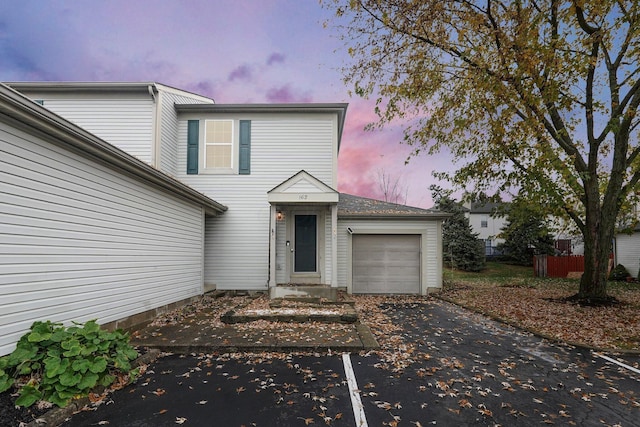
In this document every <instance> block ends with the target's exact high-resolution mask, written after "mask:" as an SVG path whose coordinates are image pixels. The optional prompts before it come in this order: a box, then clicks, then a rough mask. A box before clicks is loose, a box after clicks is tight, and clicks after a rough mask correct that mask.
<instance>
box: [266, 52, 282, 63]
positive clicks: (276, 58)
mask: <svg viewBox="0 0 640 427" xmlns="http://www.w3.org/2000/svg"><path fill="white" fill-rule="evenodd" d="M283 62H284V55H283V54H281V53H279V52H275V53H272V54H271V55H270V56H269V58H267V65H273V64H281V63H283Z"/></svg>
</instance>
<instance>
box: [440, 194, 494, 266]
mask: <svg viewBox="0 0 640 427" xmlns="http://www.w3.org/2000/svg"><path fill="white" fill-rule="evenodd" d="M430 190H431V192H432V197H433V200H434V202H435V207H436V208H437V209H439V210H441V211H442V212H448V213H451V214H452V215H451V217H449V218H447V219H446V220H445V221H444V222H443V223H442V246H443V248H442V251H443V254H442V255H443V258H444V262H445V265H447V266H449V267H452V268H457V269H460V270H463V271H481V270H483V269H484V267H485V257H484V245H483V244H482V241H481V240H480V239H478V234H477V233H474V232H473V230H472V229H471V225H470V224H469V218H467V217H466V216H465V214H464V213H465V210H464V208H463V207H462V206H461V205H460V203H458V202H456V201H455V200H454V199H452V198H451V192H450V191H446V190H443V189H442V188H440V187H438V186H434V185H432V186H431V187H430Z"/></svg>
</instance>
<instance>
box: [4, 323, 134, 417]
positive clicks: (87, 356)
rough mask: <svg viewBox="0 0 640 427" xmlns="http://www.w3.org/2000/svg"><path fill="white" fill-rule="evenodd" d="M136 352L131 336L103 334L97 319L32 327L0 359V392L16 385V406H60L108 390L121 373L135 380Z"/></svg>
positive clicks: (34, 325) (121, 332) (116, 332)
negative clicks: (97, 389) (93, 391)
mask: <svg viewBox="0 0 640 427" xmlns="http://www.w3.org/2000/svg"><path fill="white" fill-rule="evenodd" d="M137 357H138V352H137V351H136V350H135V349H134V348H133V347H132V346H131V345H130V344H129V334H128V333H125V332H123V331H121V330H115V331H107V330H104V329H102V328H100V325H98V324H97V323H96V321H95V320H90V321H88V322H86V323H85V324H84V325H83V324H79V323H74V325H73V326H70V327H65V326H63V325H62V324H61V323H53V322H50V321H47V322H35V323H34V324H33V325H32V326H31V330H30V331H29V332H27V333H26V334H25V335H23V336H22V337H21V338H20V340H19V341H18V344H17V346H16V349H15V350H14V351H13V353H11V354H9V355H7V356H3V357H1V358H0V393H1V392H3V391H6V390H8V389H9V388H11V387H12V386H13V385H14V384H15V386H16V388H18V389H19V397H18V398H17V400H16V402H15V403H16V405H18V406H31V405H33V404H34V403H35V402H37V401H39V400H46V401H49V402H51V403H54V404H56V405H58V406H60V407H64V406H66V405H67V404H68V403H69V401H70V400H71V399H72V398H74V397H77V396H85V395H87V394H88V393H89V392H90V391H91V389H93V388H94V387H96V386H98V385H102V386H105V387H106V386H109V385H110V384H111V383H113V381H114V380H115V379H116V376H115V375H117V374H118V373H119V372H120V373H124V374H129V375H131V376H135V374H136V373H137V371H136V370H132V369H131V361H132V360H134V359H135V358H137Z"/></svg>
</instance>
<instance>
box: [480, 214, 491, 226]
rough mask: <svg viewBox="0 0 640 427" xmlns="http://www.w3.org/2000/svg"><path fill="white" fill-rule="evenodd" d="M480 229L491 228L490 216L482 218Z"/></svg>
mask: <svg viewBox="0 0 640 427" xmlns="http://www.w3.org/2000/svg"><path fill="white" fill-rule="evenodd" d="M480 227H482V228H487V227H489V215H482V217H481V218H480Z"/></svg>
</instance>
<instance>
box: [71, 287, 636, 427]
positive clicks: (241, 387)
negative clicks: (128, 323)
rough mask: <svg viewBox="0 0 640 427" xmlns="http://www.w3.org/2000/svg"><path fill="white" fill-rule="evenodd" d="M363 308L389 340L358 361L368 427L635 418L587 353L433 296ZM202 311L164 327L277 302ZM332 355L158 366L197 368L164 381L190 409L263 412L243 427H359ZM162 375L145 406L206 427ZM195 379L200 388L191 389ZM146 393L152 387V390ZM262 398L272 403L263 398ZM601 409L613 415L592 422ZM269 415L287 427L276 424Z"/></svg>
mask: <svg viewBox="0 0 640 427" xmlns="http://www.w3.org/2000/svg"><path fill="white" fill-rule="evenodd" d="M355 300H356V304H355V306H356V310H357V311H358V312H359V313H360V314H361V316H360V318H361V320H362V321H363V322H366V324H367V325H368V326H369V327H370V329H371V331H372V332H373V333H374V335H375V336H376V338H377V340H378V342H379V344H380V349H379V350H374V351H368V352H361V353H360V354H359V355H353V356H352V357H353V359H354V362H355V363H354V369H355V371H356V375H357V377H358V381H359V384H360V390H359V393H360V395H361V397H362V399H363V403H364V404H365V405H366V412H367V416H370V417H371V419H372V420H374V422H370V425H388V426H394V425H395V426H397V425H416V426H418V425H432V424H434V423H437V424H439V425H454V424H455V425H465V424H474V425H516V424H517V425H539V424H557V425H610V426H615V425H632V424H630V423H629V421H630V420H637V417H636V415H637V413H638V412H639V409H640V404H639V403H638V402H639V401H640V396H639V394H640V392H639V390H640V387H639V386H638V384H640V383H639V382H638V380H637V378H634V377H631V376H629V375H628V373H627V372H622V371H620V370H619V368H618V367H617V366H615V365H612V364H609V363H604V362H602V361H597V360H595V359H594V358H593V357H591V355H590V353H589V352H588V351H586V350H580V351H579V350H576V349H575V348H573V347H571V346H563V345H555V344H552V343H550V342H546V341H544V340H540V339H538V338H535V337H533V336H532V335H531V334H529V333H526V332H523V331H518V330H516V329H513V328H512V327H510V326H507V325H502V324H499V323H495V322H493V321H491V320H490V319H488V318H486V317H484V316H482V315H479V314H474V313H470V312H468V311H465V310H463V309H460V308H458V307H456V306H453V305H450V304H448V303H445V302H442V301H439V300H436V299H432V298H428V297H401V296H392V297H387V296H384V297H381V296H358V297H355ZM198 304H200V308H201V309H203V310H205V311H207V312H208V314H207V315H204V316H203V315H202V313H199V312H198V310H197V309H195V310H194V308H193V307H186V308H184V309H182V310H174V312H171V313H167V314H166V315H164V316H163V317H159V318H158V319H156V322H159V323H158V324H170V323H174V324H175V325H176V326H179V325H181V324H184V325H185V327H197V326H198V325H201V324H202V322H218V321H219V316H220V315H221V314H222V313H223V312H225V311H227V310H229V309H230V307H238V306H243V307H249V306H250V305H251V307H260V304H268V300H266V299H265V300H263V301H260V298H258V299H255V298H249V297H233V298H227V297H223V298H217V299H211V300H203V301H201V302H199V303H198ZM258 309H260V308H258ZM216 317H217V318H216ZM273 323H274V322H266V321H257V322H251V323H247V324H242V325H238V326H239V327H240V328H244V330H245V331H247V332H249V331H252V330H253V331H254V332H255V331H260V332H266V331H269V327H270V326H272V324H273ZM306 326H307V328H308V331H313V330H314V329H317V328H320V329H323V330H324V331H328V332H331V331H332V330H333V331H334V332H335V331H337V330H339V328H340V327H342V326H344V325H338V324H330V325H327V324H313V323H309V324H306ZM279 327H287V326H286V325H280V326H279ZM332 328H338V329H332ZM299 332H300V331H299V330H296V333H299ZM267 333H268V332H267ZM289 333H293V330H292V331H289ZM310 333H311V332H310ZM327 356H330V355H328V354H326V353H322V354H321V353H317V352H316V353H314V352H309V351H300V352H292V353H278V352H257V353H255V352H254V353H245V352H235V353H214V354H193V355H186V356H179V357H178V356H168V357H164V358H161V359H160V360H159V361H158V363H165V362H163V360H165V361H167V362H166V364H168V365H170V366H172V368H173V366H174V365H177V364H178V362H177V361H182V362H179V363H180V364H183V362H184V363H186V365H185V366H190V367H189V368H188V369H184V371H180V372H178V371H173V369H167V370H165V371H163V372H165V373H164V374H160V376H165V377H166V378H169V377H172V378H173V381H178V383H179V385H178V387H182V390H183V391H182V392H184V393H187V394H193V398H191V400H190V402H191V403H190V405H191V409H190V411H195V410H194V409H193V408H195V407H207V408H209V411H213V412H211V413H216V414H219V415H220V416H224V417H231V415H230V414H229V412H233V411H236V409H234V408H235V407H237V406H238V405H240V406H242V405H243V404H247V405H251V408H252V411H253V412H256V411H257V413H258V415H257V416H254V417H248V418H247V417H244V418H243V421H242V425H353V422H354V420H353V417H352V415H351V414H350V413H349V408H348V406H345V402H348V397H347V396H348V391H347V389H346V384H345V379H344V377H343V372H342V370H341V368H340V365H339V359H338V358H335V357H327ZM189 363H191V365H189ZM328 365H329V366H330V368H327V366H328ZM153 374H154V372H152V373H151V374H149V373H147V375H146V376H145V378H141V379H140V380H139V381H138V383H137V384H135V385H133V386H132V388H133V389H134V390H136V389H140V396H141V397H140V398H141V399H143V400H146V401H147V402H148V399H150V398H152V399H154V400H156V399H165V398H168V399H169V400H167V401H166V402H167V403H166V404H165V406H162V407H160V406H157V407H155V414H156V417H160V416H163V417H164V418H162V419H166V420H171V423H175V422H177V420H179V419H182V418H184V419H185V421H184V423H185V424H190V423H192V421H193V423H192V424H191V425H197V418H194V417H193V415H191V414H190V413H176V412H175V411H173V410H172V408H171V403H170V402H172V400H171V399H174V398H172V397H171V396H170V394H171V393H169V392H166V393H153V392H152V390H155V391H158V390H160V389H162V390H167V389H169V387H168V386H166V387H164V386H161V385H159V384H158V381H159V379H158V374H155V375H153ZM194 378H196V379H197V381H198V383H197V386H194V385H187V384H188V383H190V382H191V381H192V380H193V379H194ZM180 384H182V385H180ZM203 386H204V387H205V388H206V389H207V390H208V391H207V393H206V394H205V395H197V394H196V393H191V391H192V390H195V389H199V388H200V387H203ZM174 387H175V385H174ZM142 389H148V390H147V391H146V392H145V393H142ZM129 393H136V392H134V391H129ZM261 393H262V394H261ZM256 395H260V396H263V397H264V396H267V395H268V396H269V399H267V400H262V398H260V399H258V400H256ZM245 399H249V400H245ZM114 400H115V399H114ZM116 402H117V404H123V403H122V402H118V401H116ZM202 402H204V403H202ZM243 402H244V403H243ZM249 402H251V403H249ZM234 405H236V406H234ZM219 411H221V412H219ZM250 412H251V411H250ZM598 413H603V414H604V415H605V418H603V419H594V418H593V416H591V415H590V414H598ZM260 414H262V415H260ZM236 415H237V414H236ZM243 415H244V414H243ZM268 417H276V418H277V419H278V420H279V421H278V423H275V424H270V423H269V422H268V421H267V419H269V418H268ZM241 418H242V417H241ZM162 419H156V421H161V420H162ZM225 419H227V420H228V421H229V423H228V424H225V425H240V423H235V421H236V420H237V419H239V418H233V417H231V418H225ZM271 421H273V420H271ZM631 422H635V421H631ZM70 425H73V424H70ZM158 425H162V422H160V423H159V424H158ZM167 425H169V424H167Z"/></svg>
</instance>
